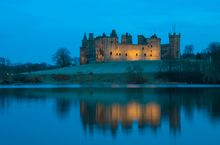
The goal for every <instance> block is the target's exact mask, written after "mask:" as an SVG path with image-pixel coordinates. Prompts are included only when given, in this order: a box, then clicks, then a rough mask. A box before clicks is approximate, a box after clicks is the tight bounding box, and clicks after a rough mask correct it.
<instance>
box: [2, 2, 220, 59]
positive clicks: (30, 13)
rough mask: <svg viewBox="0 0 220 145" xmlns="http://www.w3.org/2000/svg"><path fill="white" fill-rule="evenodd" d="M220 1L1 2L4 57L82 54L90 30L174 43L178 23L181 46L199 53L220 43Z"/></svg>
mask: <svg viewBox="0 0 220 145" xmlns="http://www.w3.org/2000/svg"><path fill="white" fill-rule="evenodd" d="M219 5H220V1H219V0H184V1H183V0H181V1H180V0H166V1H165V0H157V1H152V0H151V1H148V0H93V1H92V0H78V1H76V0H0V56H4V57H7V58H9V59H10V60H11V61H12V62H13V63H17V62H22V63H23V62H48V63H52V61H51V56H52V54H53V53H54V52H55V51H56V49H57V48H59V47H66V48H68V49H69V50H70V51H71V54H72V56H79V47H80V45H81V39H82V37H83V34H84V32H87V33H88V32H94V33H95V35H99V34H102V33H103V32H106V33H107V34H109V33H110V32H111V30H112V29H116V30H117V32H118V34H119V35H121V34H123V33H126V32H129V33H131V34H132V35H133V40H134V42H136V40H137V38H136V37H137V35H138V34H143V35H146V36H148V37H150V36H151V35H152V34H154V33H156V34H157V35H158V36H159V37H160V38H162V43H166V42H168V33H169V32H172V29H173V25H176V31H177V32H181V34H182V38H181V49H183V48H184V46H185V45H188V44H193V45H194V47H195V49H196V51H200V50H201V49H203V48H206V47H207V46H208V44H209V43H210V42H212V41H220V9H219Z"/></svg>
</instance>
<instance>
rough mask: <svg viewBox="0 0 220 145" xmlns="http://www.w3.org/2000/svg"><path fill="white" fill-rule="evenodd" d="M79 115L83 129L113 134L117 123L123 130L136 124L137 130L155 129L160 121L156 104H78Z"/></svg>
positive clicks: (158, 108) (158, 107)
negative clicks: (99, 130)
mask: <svg viewBox="0 0 220 145" xmlns="http://www.w3.org/2000/svg"><path fill="white" fill-rule="evenodd" d="M80 114H81V117H82V122H83V126H84V129H85V130H86V129H87V127H88V128H89V129H93V128H94V126H95V127H98V128H101V129H103V130H105V129H107V128H109V129H111V131H112V133H113V134H115V133H116V131H117V128H118V126H119V123H121V126H122V128H123V129H125V130H128V129H131V128H132V124H133V122H135V121H137V122H138V127H139V128H144V127H145V126H152V127H154V128H157V127H158V126H159V125H160V121H161V108H160V105H159V104H157V103H153V102H152V103H148V104H145V105H144V104H143V105H141V104H138V103H136V102H131V103H128V104H111V105H104V104H101V103H97V104H89V103H86V102H81V103H80Z"/></svg>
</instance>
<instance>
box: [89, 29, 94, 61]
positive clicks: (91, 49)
mask: <svg viewBox="0 0 220 145" xmlns="http://www.w3.org/2000/svg"><path fill="white" fill-rule="evenodd" d="M95 61H96V51H95V43H94V34H93V33H89V39H88V63H94V62H95Z"/></svg>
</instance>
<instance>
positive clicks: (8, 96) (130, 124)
mask: <svg viewBox="0 0 220 145" xmlns="http://www.w3.org/2000/svg"><path fill="white" fill-rule="evenodd" d="M15 101H16V102H18V103H19V102H24V101H26V102H27V103H28V102H40V103H45V102H48V101H49V102H50V101H53V102H55V103H54V108H55V112H56V116H57V117H58V118H65V117H75V118H78V117H80V118H81V122H80V123H81V124H82V126H83V129H84V131H85V132H89V133H95V131H96V130H101V131H103V132H106V131H110V132H111V133H112V134H114V135H116V134H117V132H118V130H119V129H120V128H121V129H122V130H125V131H132V130H133V128H134V126H135V125H137V127H138V130H140V131H142V130H144V129H147V128H150V129H152V130H154V131H157V130H158V129H160V128H161V126H164V125H165V126H166V125H168V126H169V128H170V132H172V133H181V130H184V128H181V127H182V126H183V125H182V117H183V116H184V117H185V118H186V119H188V120H189V121H190V120H191V121H192V119H193V118H194V116H195V115H196V114H195V112H196V111H200V112H202V114H203V116H205V118H208V119H209V120H210V121H211V122H209V123H212V122H218V123H220V90H219V89H218V88H209V89H206V88H193V89H190V88H150V89H146V88H145V89H144V88H133V89H131V88H130V89H126V88H124V89H122V88H118V89H116V88H115V89H108V88H93V89H90V88H77V89H73V88H72V89H68V88H66V89H65V88H60V89H48V88H47V89H0V110H2V111H4V110H7V109H9V108H10V104H11V103H13V102H15ZM73 108H78V110H79V113H80V116H78V115H79V114H71V113H72V112H71V109H73ZM27 109H28V108H27ZM52 109H53V108H51V110H52ZM52 112H54V111H52ZM70 114H71V115H70Z"/></svg>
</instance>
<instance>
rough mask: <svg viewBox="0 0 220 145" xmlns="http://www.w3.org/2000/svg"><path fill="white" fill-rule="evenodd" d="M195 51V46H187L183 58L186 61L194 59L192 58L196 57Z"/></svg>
mask: <svg viewBox="0 0 220 145" xmlns="http://www.w3.org/2000/svg"><path fill="white" fill-rule="evenodd" d="M193 51H194V47H193V45H187V46H186V47H185V49H184V52H183V55H182V57H183V58H184V59H186V58H188V59H190V58H192V57H193V56H194V54H193Z"/></svg>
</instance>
